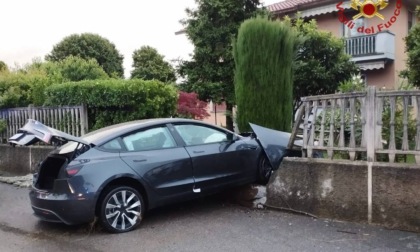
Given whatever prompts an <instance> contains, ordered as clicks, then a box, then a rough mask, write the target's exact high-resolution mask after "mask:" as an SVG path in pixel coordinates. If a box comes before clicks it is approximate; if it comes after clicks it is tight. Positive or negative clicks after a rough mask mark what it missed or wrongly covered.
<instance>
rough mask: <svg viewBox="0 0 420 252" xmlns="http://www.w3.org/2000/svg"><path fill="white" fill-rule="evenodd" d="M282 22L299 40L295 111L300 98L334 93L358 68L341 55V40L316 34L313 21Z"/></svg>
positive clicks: (296, 61)
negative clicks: (292, 29) (289, 26)
mask: <svg viewBox="0 0 420 252" xmlns="http://www.w3.org/2000/svg"><path fill="white" fill-rule="evenodd" d="M284 22H286V23H293V26H294V28H295V29H296V31H297V32H298V33H299V35H300V36H301V38H302V40H300V41H301V43H300V44H299V45H298V49H297V55H296V58H295V61H294V62H295V63H294V83H293V84H294V85H293V99H294V104H293V105H294V106H293V107H294V111H296V110H297V109H298V108H299V106H300V105H301V101H300V98H301V97H304V96H310V95H322V94H329V93H334V92H335V91H336V90H337V88H338V86H339V83H340V82H342V81H345V80H348V79H349V78H350V77H351V76H352V75H354V74H356V73H357V72H358V68H357V66H356V65H355V63H354V62H352V61H350V56H349V55H347V54H345V52H344V43H343V41H342V39H340V38H336V37H334V36H333V35H332V34H331V33H330V32H325V31H321V30H318V28H317V24H316V21H315V20H311V21H309V22H304V21H303V19H301V18H298V19H296V20H295V21H293V22H292V21H291V20H290V19H286V20H284Z"/></svg>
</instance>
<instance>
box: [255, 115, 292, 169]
mask: <svg viewBox="0 0 420 252" xmlns="http://www.w3.org/2000/svg"><path fill="white" fill-rule="evenodd" d="M249 125H250V126H251V128H252V131H254V133H255V135H256V136H257V142H258V143H259V144H260V145H261V147H262V149H263V150H264V153H265V155H266V156H267V158H268V161H269V162H270V164H271V167H273V169H274V170H277V168H278V167H279V166H280V162H281V161H282V160H283V157H284V156H285V155H286V152H287V145H288V143H289V139H290V136H291V133H287V132H283V131H277V130H273V129H269V128H265V127H262V126H259V125H256V124H252V123H249Z"/></svg>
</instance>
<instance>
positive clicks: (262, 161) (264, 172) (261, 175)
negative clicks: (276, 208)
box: [257, 155, 273, 185]
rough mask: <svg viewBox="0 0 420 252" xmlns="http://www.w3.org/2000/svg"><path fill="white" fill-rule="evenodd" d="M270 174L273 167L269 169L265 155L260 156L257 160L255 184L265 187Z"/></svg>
mask: <svg viewBox="0 0 420 252" xmlns="http://www.w3.org/2000/svg"><path fill="white" fill-rule="evenodd" d="M272 173H273V167H271V164H270V162H269V161H268V159H267V157H266V156H265V155H261V156H260V158H259V159H258V169H257V183H259V184H261V185H266V184H267V183H268V181H269V180H270V177H271V174H272Z"/></svg>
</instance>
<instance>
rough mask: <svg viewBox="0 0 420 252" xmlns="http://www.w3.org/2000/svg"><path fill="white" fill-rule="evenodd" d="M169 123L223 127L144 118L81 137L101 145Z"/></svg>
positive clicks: (167, 119)
mask: <svg viewBox="0 0 420 252" xmlns="http://www.w3.org/2000/svg"><path fill="white" fill-rule="evenodd" d="M168 123H195V124H201V125H205V126H210V127H216V128H219V129H222V128H220V127H218V126H215V125H211V124H208V123H205V122H202V121H198V120H194V119H184V118H154V119H144V120H137V121H130V122H124V123H119V124H114V125H111V126H107V127H104V128H101V129H98V130H95V131H92V132H90V133H88V134H86V135H83V136H82V137H81V138H82V139H83V140H85V141H87V142H90V143H92V144H94V145H101V144H103V143H106V142H108V141H109V140H112V139H114V138H115V137H118V136H120V135H124V134H127V133H129V132H131V131H133V130H136V129H140V128H143V127H151V126H155V125H160V124H168ZM223 130H225V131H228V130H226V129H223Z"/></svg>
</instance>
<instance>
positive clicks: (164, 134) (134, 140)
mask: <svg viewBox="0 0 420 252" xmlns="http://www.w3.org/2000/svg"><path fill="white" fill-rule="evenodd" d="M122 139H123V142H124V144H125V146H126V147H127V150H128V151H145V150H157V149H165V148H172V147H175V146H176V143H175V140H174V139H173V137H172V135H171V133H170V132H169V130H168V128H166V127H158V128H152V129H147V130H142V131H137V132H136V133H133V134H130V135H128V136H125V137H123V138H122Z"/></svg>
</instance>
